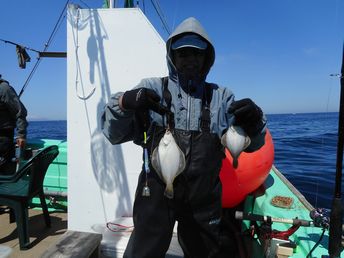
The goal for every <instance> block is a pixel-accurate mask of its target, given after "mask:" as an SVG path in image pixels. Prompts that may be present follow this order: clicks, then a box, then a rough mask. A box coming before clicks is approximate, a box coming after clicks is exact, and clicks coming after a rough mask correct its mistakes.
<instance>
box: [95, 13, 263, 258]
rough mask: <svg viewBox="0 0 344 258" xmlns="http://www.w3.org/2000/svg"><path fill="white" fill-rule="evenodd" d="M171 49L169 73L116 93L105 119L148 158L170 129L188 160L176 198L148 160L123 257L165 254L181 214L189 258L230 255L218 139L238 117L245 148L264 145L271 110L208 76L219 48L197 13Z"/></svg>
mask: <svg viewBox="0 0 344 258" xmlns="http://www.w3.org/2000/svg"><path fill="white" fill-rule="evenodd" d="M166 49H167V64H168V68H169V76H168V77H165V78H146V79H143V80H142V81H141V82H140V83H139V84H138V85H137V86H136V87H135V88H134V89H132V90H128V91H126V92H124V93H123V92H117V93H115V94H114V95H112V96H111V98H110V100H109V102H108V103H107V105H106V106H105V109H104V112H103V114H102V118H101V126H102V130H103V133H104V135H105V136H106V137H107V138H108V140H109V141H110V142H111V143H112V144H121V143H124V142H127V141H134V143H136V144H140V145H142V146H143V147H145V148H147V149H148V153H149V158H150V159H151V155H152V153H153V150H154V149H155V148H156V147H157V146H158V145H159V142H160V140H161V138H162V137H163V135H164V133H165V132H166V129H167V128H168V129H169V130H170V131H171V132H172V133H173V137H174V139H175V141H176V142H177V144H178V146H179V148H180V149H181V150H182V152H183V155H184V157H185V161H186V162H185V163H186V166H185V168H184V170H183V172H182V173H181V174H180V175H178V176H177V177H176V179H175V180H174V183H173V188H174V196H173V198H172V199H169V198H167V197H166V196H164V191H165V184H164V182H163V181H162V180H161V179H160V177H159V176H158V175H157V173H156V171H155V170H154V168H153V166H152V164H151V160H150V161H149V169H150V173H147V174H145V171H144V167H145V166H143V170H142V172H141V174H140V177H139V181H138V185H137V190H136V195H135V201H134V209H133V221H134V230H133V232H132V234H131V237H130V240H129V242H128V245H127V248H126V251H125V254H124V257H126V258H134V257H140V258H144V257H146V258H153V257H154V258H155V257H165V254H166V252H167V250H168V248H169V245H170V241H171V238H172V233H173V227H174V224H175V222H176V221H178V228H177V232H178V241H179V243H180V246H181V247H182V249H183V252H184V255H185V257H194V258H203V257H229V256H228V255H229V254H228V253H227V254H224V253H223V251H222V248H221V241H220V224H221V223H220V222H221V212H222V205H221V194H222V191H221V182H220V179H219V172H220V169H221V166H222V159H223V158H224V157H225V154H224V147H223V146H222V144H221V140H220V139H221V137H222V135H223V134H224V133H225V132H226V130H227V129H228V128H229V127H230V126H231V125H232V124H236V125H239V126H241V127H242V128H243V129H244V131H245V132H246V133H247V135H248V136H250V138H251V144H250V145H249V146H248V148H247V149H246V150H245V151H247V152H253V151H255V150H258V149H259V148H260V147H261V146H263V145H264V137H265V125H266V121H265V117H264V116H263V113H262V111H261V109H260V108H259V107H258V106H257V105H256V104H255V103H254V102H253V101H252V100H251V99H242V100H238V101H235V99H234V94H233V93H232V92H231V91H230V90H229V89H228V88H224V87H220V86H218V85H217V84H215V83H208V82H206V77H207V74H208V72H209V70H210V68H211V67H212V65H213V64H214V61H215V49H214V47H213V44H212V43H211V40H210V39H209V37H208V35H207V33H206V31H205V30H204V28H203V27H202V25H201V24H200V23H199V21H198V20H196V19H195V18H193V17H190V18H188V19H186V20H184V21H183V22H182V23H181V24H180V25H179V26H178V27H177V28H176V29H175V31H174V32H173V33H172V34H171V35H170V37H169V38H168V40H167V42H166ZM147 61H149V60H147ZM144 131H147V141H146V144H143V140H144V138H143V137H142V135H143V132H144ZM144 164H145V163H144ZM146 187H149V190H150V191H149V192H145V189H146Z"/></svg>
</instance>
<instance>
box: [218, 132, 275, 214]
mask: <svg viewBox="0 0 344 258" xmlns="http://www.w3.org/2000/svg"><path fill="white" fill-rule="evenodd" d="M273 161H274V145H273V141H272V137H271V134H270V132H269V130H268V129H267V130H266V135H265V144H264V145H263V146H262V147H261V148H260V149H259V150H257V151H255V152H252V153H246V152H242V153H241V154H240V156H239V159H238V163H239V165H238V167H237V168H236V169H235V168H233V158H232V156H231V154H230V153H229V151H228V150H227V149H226V158H225V159H224V160H223V161H222V168H221V171H220V179H221V183H222V207H223V208H231V207H234V206H236V205H238V204H239V203H240V202H241V201H243V200H244V199H245V197H246V196H247V194H249V193H251V192H252V191H254V190H256V189H257V188H258V187H259V186H260V185H261V184H262V183H263V182H264V181H265V179H266V178H267V176H268V175H269V172H270V169H271V167H272V164H273Z"/></svg>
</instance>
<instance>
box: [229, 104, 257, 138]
mask: <svg viewBox="0 0 344 258" xmlns="http://www.w3.org/2000/svg"><path fill="white" fill-rule="evenodd" d="M228 112H229V113H233V115H234V116H235V123H234V124H235V125H238V126H241V127H242V129H244V131H245V132H246V133H247V135H248V136H250V137H253V136H256V135H257V134H259V133H260V131H261V130H262V129H263V127H264V123H263V121H262V119H263V112H262V110H261V109H260V107H258V106H257V105H256V104H255V103H254V102H253V101H252V100H251V99H249V98H246V99H241V100H238V101H233V103H232V104H231V106H230V107H229V109H228Z"/></svg>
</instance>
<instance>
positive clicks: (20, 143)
mask: <svg viewBox="0 0 344 258" xmlns="http://www.w3.org/2000/svg"><path fill="white" fill-rule="evenodd" d="M16 142H17V145H18V146H19V148H24V147H25V145H26V139H25V138H17V140H16Z"/></svg>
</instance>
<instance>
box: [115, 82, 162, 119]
mask: <svg viewBox="0 0 344 258" xmlns="http://www.w3.org/2000/svg"><path fill="white" fill-rule="evenodd" d="M159 101H160V96H159V95H158V94H157V93H156V92H155V91H154V90H152V89H147V88H138V89H134V90H129V91H126V92H124V94H123V96H122V99H121V106H122V108H123V109H126V110H134V111H143V110H147V109H151V110H153V111H155V112H157V113H159V114H160V115H164V114H165V113H166V112H168V109H167V108H166V107H164V106H163V105H161V104H160V103H159Z"/></svg>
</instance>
